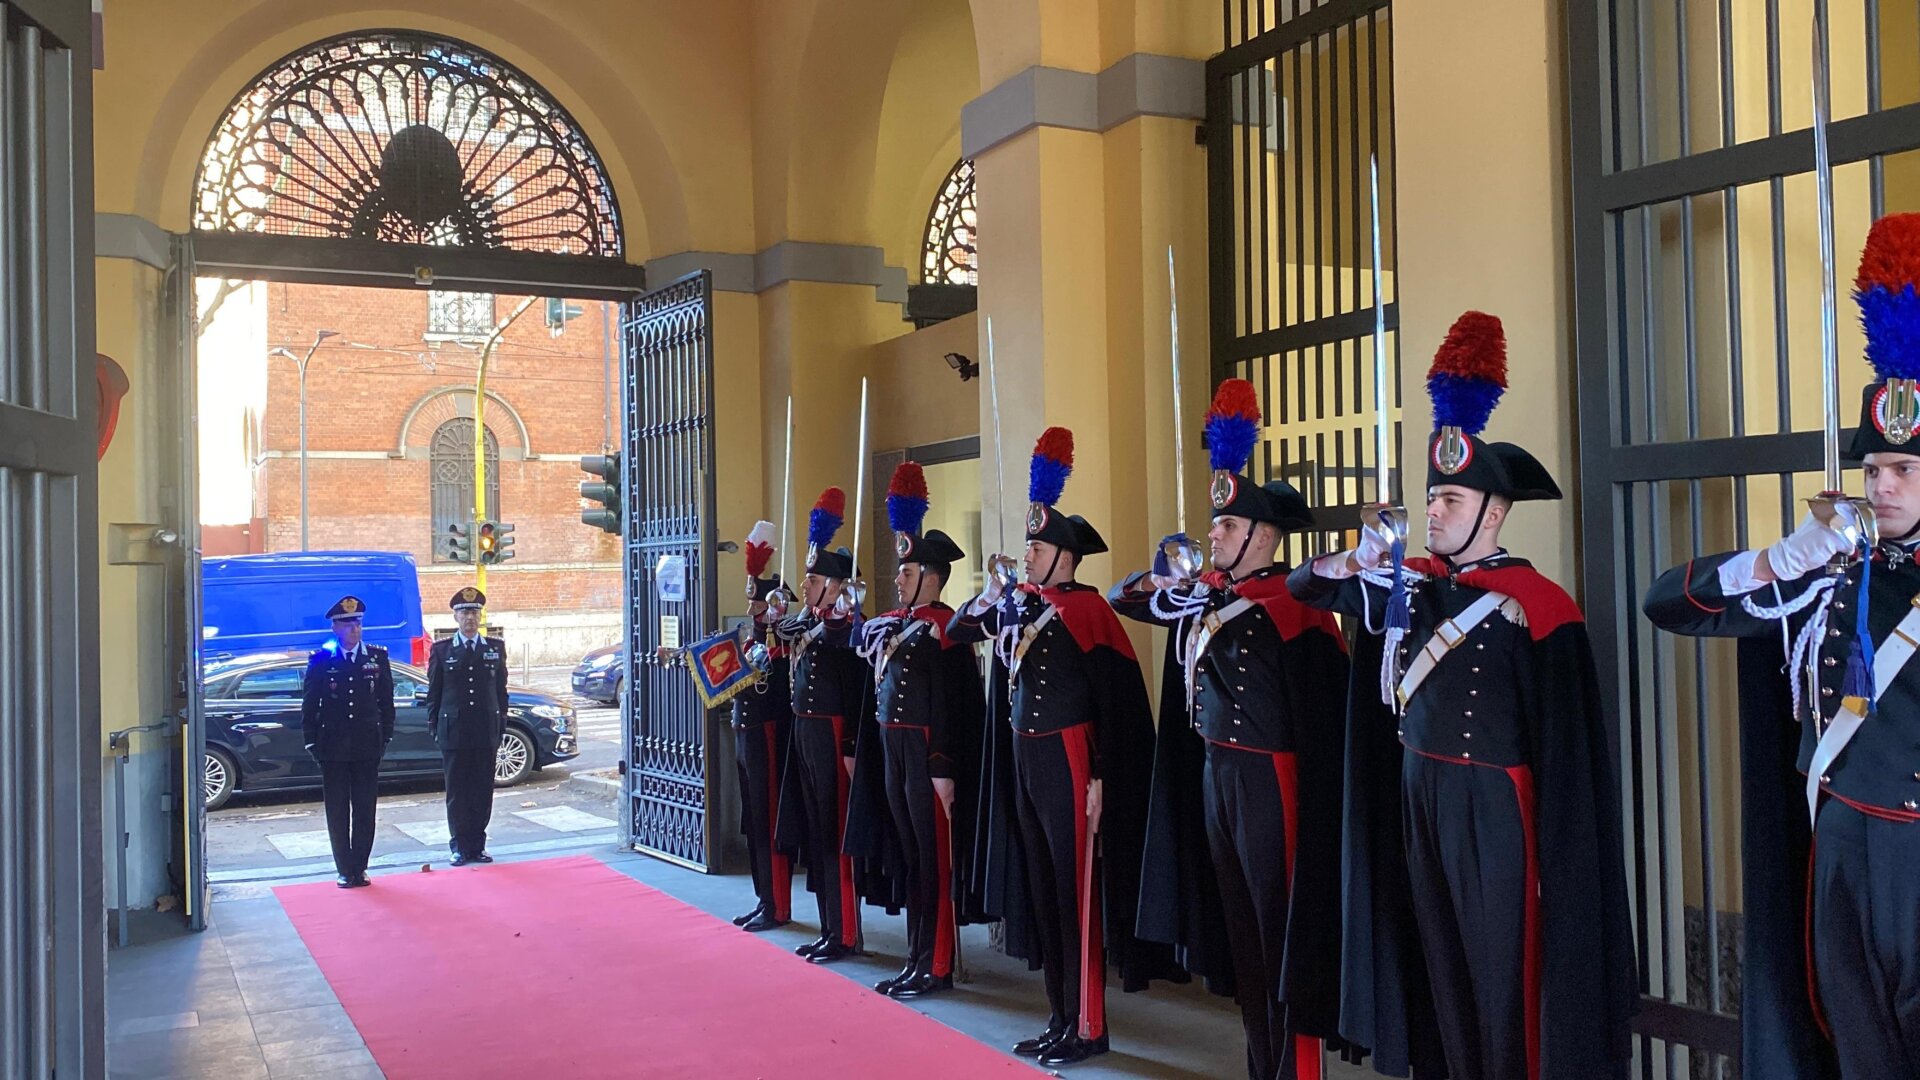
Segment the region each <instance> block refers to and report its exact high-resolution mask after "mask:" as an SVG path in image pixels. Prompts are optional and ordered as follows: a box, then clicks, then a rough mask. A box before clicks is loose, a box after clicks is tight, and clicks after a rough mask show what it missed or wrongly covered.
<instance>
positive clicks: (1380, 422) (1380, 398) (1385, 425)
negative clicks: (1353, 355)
mask: <svg viewBox="0 0 1920 1080" xmlns="http://www.w3.org/2000/svg"><path fill="white" fill-rule="evenodd" d="M1369 166H1370V169H1371V176H1370V182H1371V183H1372V185H1373V432H1374V447H1373V494H1374V498H1375V499H1377V500H1379V502H1380V505H1382V506H1391V505H1396V504H1397V501H1396V500H1395V499H1394V497H1393V492H1392V491H1390V490H1389V489H1388V487H1387V481H1388V476H1389V470H1388V468H1387V463H1388V462H1389V461H1390V460H1392V455H1393V450H1392V444H1393V417H1392V416H1391V415H1390V414H1389V412H1388V405H1387V402H1388V400H1389V396H1388V394H1387V377H1388V373H1387V297H1386V293H1385V291H1384V290H1383V289H1382V288H1381V285H1382V277H1383V275H1382V272H1381V267H1380V157H1379V155H1377V154H1376V155H1373V156H1372V157H1371V158H1370V159H1369Z"/></svg>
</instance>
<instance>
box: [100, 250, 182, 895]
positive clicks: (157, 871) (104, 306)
mask: <svg viewBox="0 0 1920 1080" xmlns="http://www.w3.org/2000/svg"><path fill="white" fill-rule="evenodd" d="M94 275H95V296H96V305H97V310H98V312H99V321H98V327H97V334H98V341H99V346H98V347H99V350H100V351H101V352H103V353H106V354H107V355H108V356H111V357H113V359H114V360H115V361H117V362H118V363H119V364H120V366H121V367H122V368H124V369H125V370H126V373H127V378H128V381H129V382H130V384H131V388H130V389H129V390H128V392H127V396H126V397H125V398H124V399H123V400H122V401H121V404H120V419H119V423H118V425H117V426H116V428H115V430H114V437H113V443H112V445H111V446H109V447H108V449H107V453H106V456H105V457H104V458H103V459H101V461H100V473H99V485H100V487H99V491H100V501H99V524H100V532H99V535H100V729H101V747H102V752H103V753H104V752H105V747H106V738H105V736H106V733H107V732H111V731H115V730H118V729H121V728H128V727H133V726H135V725H138V724H145V723H149V722H151V721H154V720H157V719H159V718H160V717H162V716H164V715H166V714H167V713H168V712H169V710H170V709H171V708H172V706H173V694H172V687H171V685H170V682H169V677H168V674H167V673H168V670H169V665H168V663H167V659H166V651H165V646H166V644H167V641H166V635H167V633H168V629H167V628H168V626H169V624H170V622H171V621H172V619H170V615H169V612H170V608H169V593H170V592H172V591H176V590H178V588H179V570H178V568H179V565H180V559H179V554H178V552H179V549H178V548H156V547H151V546H149V545H145V544H141V545H139V546H138V547H136V548H135V549H134V550H135V555H134V557H137V558H140V559H142V560H143V561H142V562H141V563H138V564H130V563H127V562H124V561H122V560H123V559H124V558H125V557H126V555H125V550H126V545H124V544H117V543H116V538H117V537H118V538H126V537H132V538H134V539H136V540H139V539H142V538H144V537H145V536H147V535H149V534H150V532H151V530H152V528H153V527H155V526H159V525H173V524H175V523H176V522H177V517H176V515H175V514H174V513H172V512H171V508H170V507H168V506H166V505H164V504H163V502H162V498H163V494H164V491H163V489H165V488H166V487H168V486H169V485H171V483H172V482H173V472H172V469H173V468H174V457H173V455H174V454H175V453H176V452H177V439H176V432H177V431H178V430H179V429H178V426H177V424H176V423H175V421H174V415H175V402H176V400H177V397H178V394H177V391H176V388H175V386H174V384H173V383H172V382H171V380H170V379H169V378H168V377H167V373H166V372H165V371H164V370H163V369H162V363H163V362H162V359H161V355H162V354H161V352H160V348H159V342H160V334H159V330H158V328H157V327H156V325H155V321H154V312H155V311H156V310H157V308H158V303H159V293H160V287H161V281H162V276H161V274H160V273H159V272H157V271H154V270H151V269H148V268H146V267H143V266H139V265H136V264H134V263H131V262H127V261H124V260H118V259H97V260H95V263H94ZM168 565H171V566H172V567H173V571H172V575H173V576H172V581H171V584H172V586H173V588H172V589H171V590H170V589H169V588H168V584H169V581H168V578H167V575H168V570H167V569H166V567H167V566H168ZM174 644H175V646H176V647H177V645H178V642H177V640H176V641H175V642H174ZM166 748H167V743H166V741H165V740H163V739H161V738H159V737H157V736H155V735H153V734H139V735H135V736H133V742H132V743H131V746H130V751H131V752H130V755H129V761H128V769H127V774H128V775H127V826H128V830H129V831H130V832H132V833H134V834H135V835H136V836H146V837H152V838H164V837H166V836H167V817H166V816H165V815H164V814H163V813H162V812H161V810H160V800H159V793H160V792H162V791H164V790H165V789H166V782H167V772H168V769H169V768H170V762H169V755H168V753H167V749H166ZM103 775H104V776H107V777H109V778H110V777H111V775H112V773H111V771H110V768H109V769H108V770H103ZM112 799H113V791H112V787H111V785H110V784H109V785H108V787H107V788H106V790H105V791H104V792H103V793H102V806H103V812H104V813H105V814H107V815H108V816H107V818H106V820H108V821H111V820H113V818H112V814H113V803H112ZM107 833H108V834H111V833H112V830H111V829H108V830H107ZM102 839H103V841H104V844H105V845H106V846H105V847H104V849H103V850H102V852H101V855H102V857H103V858H104V859H105V862H106V866H107V879H106V886H105V887H106V890H107V896H108V897H109V901H108V902H109V904H111V903H112V899H111V898H112V897H113V896H114V895H115V893H116V885H117V882H116V881H115V880H114V874H115V869H114V864H113V860H112V859H111V858H107V856H108V855H110V854H111V852H112V850H113V844H114V843H115V842H116V841H115V838H114V837H113V836H112V835H104V836H103V838H102ZM166 860H167V848H166V844H165V843H164V840H163V839H158V841H157V842H154V843H149V844H136V845H135V847H134V849H133V850H132V851H131V852H129V855H128V866H127V878H128V882H127V893H128V900H129V902H130V903H131V904H132V905H133V906H136V907H144V906H148V905H150V904H151V903H152V902H153V899H154V897H155V896H157V895H159V894H161V893H163V892H167V891H169V887H168V882H167V871H166Z"/></svg>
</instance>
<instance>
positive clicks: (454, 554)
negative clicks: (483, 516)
mask: <svg viewBox="0 0 1920 1080" xmlns="http://www.w3.org/2000/svg"><path fill="white" fill-rule="evenodd" d="M447 558H448V559H449V560H451V561H453V562H462V563H470V562H472V561H473V525H472V523H470V522H464V521H456V522H454V523H453V524H451V525H449V526H447Z"/></svg>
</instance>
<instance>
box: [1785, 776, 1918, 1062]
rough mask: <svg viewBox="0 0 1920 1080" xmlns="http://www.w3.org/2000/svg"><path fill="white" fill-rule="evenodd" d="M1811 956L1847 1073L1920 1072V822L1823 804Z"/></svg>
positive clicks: (1816, 854) (1816, 837) (1817, 842)
mask: <svg viewBox="0 0 1920 1080" xmlns="http://www.w3.org/2000/svg"><path fill="white" fill-rule="evenodd" d="M1811 918H1812V920H1813V927H1812V929H1813V963H1814V972H1815V989H1816V992H1817V994H1818V1000H1819V1004H1820V1007H1821V1014H1822V1015H1823V1016H1824V1017H1825V1019H1826V1021H1827V1026H1828V1028H1829V1029H1830V1030H1831V1031H1832V1033H1833V1045H1834V1048H1835V1049H1836V1050H1837V1051H1838V1052H1839V1055H1840V1073H1841V1075H1843V1076H1845V1077H1846V1078H1847V1080H1856V1078H1857V1080H1866V1078H1867V1077H1880V1076H1920V822H1913V821H1899V820H1892V819H1891V818H1890V817H1880V816H1874V815H1870V814H1866V813H1862V812H1861V811H1859V810H1856V809H1854V808H1853V807H1851V806H1848V805H1847V804H1846V803H1844V802H1841V801H1840V800H1838V799H1832V798H1830V799H1828V800H1827V801H1826V803H1825V804H1824V805H1823V806H1821V807H1820V820H1819V827H1818V828H1817V829H1816V830H1815V831H1814V843H1813V910H1812V914H1811Z"/></svg>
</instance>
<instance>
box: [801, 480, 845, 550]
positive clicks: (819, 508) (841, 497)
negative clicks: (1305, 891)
mask: <svg viewBox="0 0 1920 1080" xmlns="http://www.w3.org/2000/svg"><path fill="white" fill-rule="evenodd" d="M846 517H847V493H846V492H844V491H841V490H840V489H839V488H837V487H830V488H828V489H827V490H825V491H823V492H821V493H820V501H818V502H816V503H814V504H813V513H811V514H808V515H807V543H809V544H812V545H813V546H815V547H817V548H820V549H821V550H823V551H824V550H826V546H827V545H828V544H831V543H833V534H834V533H837V532H839V531H840V523H841V522H843V521H845V520H846Z"/></svg>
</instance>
